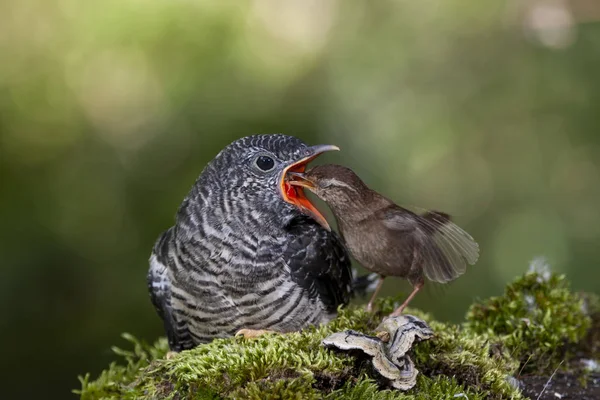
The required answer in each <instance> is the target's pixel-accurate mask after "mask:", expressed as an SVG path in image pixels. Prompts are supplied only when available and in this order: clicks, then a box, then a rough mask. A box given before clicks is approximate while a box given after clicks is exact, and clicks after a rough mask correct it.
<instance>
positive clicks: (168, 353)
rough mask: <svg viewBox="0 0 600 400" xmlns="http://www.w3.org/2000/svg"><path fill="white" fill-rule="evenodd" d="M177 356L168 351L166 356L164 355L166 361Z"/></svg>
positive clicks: (173, 352)
mask: <svg viewBox="0 0 600 400" xmlns="http://www.w3.org/2000/svg"><path fill="white" fill-rule="evenodd" d="M176 355H177V352H176V351H168V352H167V354H165V358H166V359H167V360H170V359H171V358H173V357H175V356H176Z"/></svg>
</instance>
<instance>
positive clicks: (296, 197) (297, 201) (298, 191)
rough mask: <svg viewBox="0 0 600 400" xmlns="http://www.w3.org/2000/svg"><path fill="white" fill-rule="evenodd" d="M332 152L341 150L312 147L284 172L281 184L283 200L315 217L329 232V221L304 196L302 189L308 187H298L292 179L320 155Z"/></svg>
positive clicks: (331, 146) (335, 147) (332, 147)
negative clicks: (307, 153) (306, 154)
mask: <svg viewBox="0 0 600 400" xmlns="http://www.w3.org/2000/svg"><path fill="white" fill-rule="evenodd" d="M332 150H339V147H337V146H333V145H327V144H323V145H317V146H312V147H310V148H309V155H308V156H306V157H304V158H302V159H300V160H298V161H296V162H294V163H292V164H290V165H288V166H287V167H286V168H285V169H284V170H283V173H282V175H281V182H280V189H281V196H282V197H283V199H284V200H285V201H287V202H288V203H290V204H293V205H295V206H296V207H298V208H299V209H300V210H301V211H302V212H304V213H305V214H307V215H309V216H311V217H313V218H314V219H315V220H316V221H317V222H318V223H319V224H321V225H322V226H323V227H324V228H325V229H327V230H328V231H330V230H331V227H330V226H329V224H328V223H327V220H326V219H325V217H324V216H323V214H321V213H320V212H319V210H317V208H316V207H315V206H314V205H313V204H312V203H311V202H310V200H308V198H307V197H306V195H305V194H304V190H303V189H302V186H306V185H297V184H296V183H295V182H294V184H292V183H291V181H292V179H297V178H296V177H297V176H298V175H296V173H300V174H301V173H303V172H304V170H306V165H307V164H308V163H309V162H311V161H312V160H314V159H315V158H316V157H318V156H319V155H320V154H322V153H324V152H326V151H332ZM292 174H293V175H294V176H293V177H292V176H289V175H292ZM290 178H292V179H290Z"/></svg>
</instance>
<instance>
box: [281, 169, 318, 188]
mask: <svg viewBox="0 0 600 400" xmlns="http://www.w3.org/2000/svg"><path fill="white" fill-rule="evenodd" d="M288 175H290V176H291V177H292V178H293V179H294V180H293V181H290V185H293V186H299V187H303V188H307V189H308V190H314V189H315V188H316V187H317V185H316V184H315V182H314V181H311V180H310V179H308V178H307V177H306V174H305V173H303V172H288Z"/></svg>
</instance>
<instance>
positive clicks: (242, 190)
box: [180, 134, 339, 229]
mask: <svg viewBox="0 0 600 400" xmlns="http://www.w3.org/2000/svg"><path fill="white" fill-rule="evenodd" d="M329 150H339V149H338V148H337V147H336V146H332V145H317V146H308V145H307V144H305V143H304V142H303V141H301V140H300V139H298V138H295V137H293V136H286V135H280V134H272V135H253V136H247V137H244V138H241V139H238V140H236V141H234V142H233V143H231V144H230V145H228V146H227V147H225V148H224V149H223V150H222V151H221V152H220V153H219V154H218V155H217V156H216V157H215V158H214V159H213V160H212V161H210V162H209V163H208V165H207V166H206V168H205V169H204V171H202V174H201V175H200V177H199V178H198V180H197V181H196V184H195V185H194V188H193V189H192V192H191V193H190V196H188V198H187V199H186V201H184V204H183V205H182V210H181V211H183V212H184V214H187V215H189V214H191V213H195V212H197V213H204V214H205V213H206V212H205V211H206V208H207V207H210V208H211V210H212V211H211V212H210V213H209V214H210V215H208V216H207V217H209V218H214V221H213V222H214V224H219V223H222V222H223V221H225V220H227V219H230V218H238V220H241V221H240V222H248V223H251V222H252V221H262V222H263V223H262V224H261V225H262V226H266V227H268V226H269V225H270V223H271V222H277V221H275V220H279V221H280V222H281V221H284V220H286V219H289V217H291V216H293V215H297V214H298V211H301V212H303V213H305V214H307V215H310V216H311V217H313V218H314V219H315V220H316V221H317V222H319V223H320V224H321V225H323V226H324V227H325V228H327V229H329V225H328V224H327V221H326V220H325V218H324V217H323V216H322V215H321V213H320V212H319V211H318V210H317V209H316V208H315V207H314V206H313V205H312V204H311V203H310V201H309V200H308V199H307V198H306V196H305V194H304V192H303V190H302V188H300V187H298V186H292V185H290V184H289V182H288V181H289V179H288V178H287V177H288V174H289V173H290V172H304V170H305V168H306V165H307V164H308V163H309V162H310V161H311V160H313V159H314V158H315V157H317V156H318V155H319V154H321V153H323V152H325V151H329ZM203 209H204V211H203ZM181 211H180V214H181ZM192 218H193V216H192ZM269 219H272V221H269Z"/></svg>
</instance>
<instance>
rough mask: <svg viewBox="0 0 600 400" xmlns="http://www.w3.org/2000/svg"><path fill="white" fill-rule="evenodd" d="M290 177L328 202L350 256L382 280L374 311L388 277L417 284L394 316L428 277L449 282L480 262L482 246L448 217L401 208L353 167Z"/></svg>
mask: <svg viewBox="0 0 600 400" xmlns="http://www.w3.org/2000/svg"><path fill="white" fill-rule="evenodd" d="M290 175H291V176H290V178H291V180H290V184H292V185H294V186H298V187H304V188H307V189H309V190H311V191H312V192H314V193H315V194H316V195H317V196H318V197H320V198H321V199H322V200H324V201H325V202H326V203H327V205H328V206H329V207H330V208H331V211H332V212H333V214H334V216H335V219H336V221H337V226H338V229H339V231H340V234H341V235H342V238H343V239H344V242H345V245H346V247H347V248H348V250H349V251H350V253H351V254H352V255H353V256H354V258H356V260H357V261H358V262H359V263H360V264H361V265H362V266H363V267H365V268H366V269H368V270H369V271H372V272H376V273H377V274H379V275H380V276H381V278H380V279H379V283H378V285H377V287H376V289H375V291H374V293H373V296H372V297H371V300H370V301H369V303H368V304H367V310H369V311H370V310H372V308H373V302H374V300H375V297H376V296H377V293H378V292H379V290H380V289H381V286H382V284H383V281H384V279H385V278H386V277H387V276H398V277H402V278H406V279H408V281H409V282H410V284H411V285H412V286H413V291H412V292H411V294H410V295H409V296H408V298H407V299H406V301H404V303H402V305H400V307H398V308H397V309H396V310H395V311H394V312H393V313H392V316H398V315H400V314H401V313H402V311H403V310H404V308H405V307H406V306H407V305H408V304H409V302H410V301H411V300H412V298H413V297H414V296H415V295H416V294H417V292H418V291H419V290H420V289H421V288H422V287H423V285H424V283H425V277H427V278H428V279H429V280H431V281H434V282H439V283H446V282H449V281H451V280H454V279H456V278H457V277H459V276H460V275H462V274H463V273H464V272H465V270H466V267H467V264H475V262H476V261H477V259H478V258H479V245H478V244H477V242H475V240H473V238H472V237H471V235H469V234H468V233H467V232H465V231H464V230H462V229H461V228H459V227H458V226H457V225H456V224H454V223H453V222H451V221H450V216H449V215H448V214H445V213H442V212H437V211H431V212H425V213H423V214H421V215H419V214H417V213H415V212H413V211H410V210H408V209H406V208H403V207H400V206H399V205H397V204H394V202H392V201H391V200H389V199H387V198H386V197H384V196H382V195H381V194H379V193H377V192H376V191H374V190H371V189H370V188H369V187H367V185H366V184H365V183H364V182H363V181H362V180H361V179H360V178H359V177H358V176H357V175H356V174H355V173H354V171H352V170H351V169H349V168H347V167H344V166H341V165H319V166H317V167H314V168H311V169H310V170H308V171H306V173H302V172H299V171H296V172H291V173H290Z"/></svg>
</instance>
